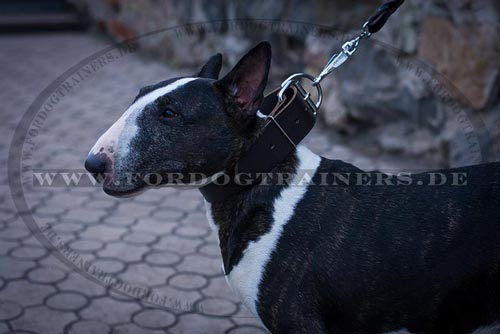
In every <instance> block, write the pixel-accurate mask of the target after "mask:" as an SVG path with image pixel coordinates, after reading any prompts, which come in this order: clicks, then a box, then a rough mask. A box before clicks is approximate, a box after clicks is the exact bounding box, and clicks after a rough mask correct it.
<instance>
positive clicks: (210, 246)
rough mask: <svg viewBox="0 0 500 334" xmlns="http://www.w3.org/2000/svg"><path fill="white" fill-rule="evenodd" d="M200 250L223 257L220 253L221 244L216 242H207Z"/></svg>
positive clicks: (204, 253) (202, 252) (206, 253)
mask: <svg viewBox="0 0 500 334" xmlns="http://www.w3.org/2000/svg"><path fill="white" fill-rule="evenodd" d="M198 251H199V252H200V253H201V254H203V255H207V256H210V257H213V258H216V259H222V255H221V253H220V248H219V245H218V244H217V243H215V242H211V243H207V244H205V245H203V246H201V247H200V248H199V249H198Z"/></svg>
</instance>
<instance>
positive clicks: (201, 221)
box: [181, 212, 209, 226]
mask: <svg viewBox="0 0 500 334" xmlns="http://www.w3.org/2000/svg"><path fill="white" fill-rule="evenodd" d="M181 223H182V225H197V226H198V225H199V226H209V225H208V222H207V215H206V213H205V212H190V213H189V214H188V215H187V216H186V217H184V219H182V221H181Z"/></svg>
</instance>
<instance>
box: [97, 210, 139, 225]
mask: <svg viewBox="0 0 500 334" xmlns="http://www.w3.org/2000/svg"><path fill="white" fill-rule="evenodd" d="M136 220H137V218H135V217H130V216H126V215H117V214H115V213H113V214H112V215H111V216H109V217H106V218H104V223H105V224H110V225H115V226H123V227H125V226H130V225H132V224H134V223H135V222H136Z"/></svg>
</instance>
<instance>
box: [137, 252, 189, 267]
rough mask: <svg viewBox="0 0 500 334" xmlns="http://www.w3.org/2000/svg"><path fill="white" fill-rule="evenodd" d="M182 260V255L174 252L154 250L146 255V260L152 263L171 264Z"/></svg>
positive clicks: (159, 264)
mask: <svg viewBox="0 0 500 334" xmlns="http://www.w3.org/2000/svg"><path fill="white" fill-rule="evenodd" d="M180 261H181V257H180V256H179V255H177V254H175V253H172V252H152V253H150V254H148V255H147V256H146V262H148V263H149V264H151V265H158V266H171V265H174V264H177V263H179V262H180Z"/></svg>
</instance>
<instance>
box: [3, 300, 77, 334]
mask: <svg viewBox="0 0 500 334" xmlns="http://www.w3.org/2000/svg"><path fill="white" fill-rule="evenodd" d="M76 319H77V318H76V316H75V315H74V314H73V313H68V312H60V311H56V310H51V309H49V308H47V307H45V306H37V307H34V308H29V309H26V310H25V312H24V314H23V315H22V316H21V317H19V318H17V319H15V320H13V321H12V322H11V323H12V327H14V329H16V330H26V331H32V332H33V333H62V332H63V328H64V326H66V325H67V324H69V323H70V322H72V321H74V320H76Z"/></svg>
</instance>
